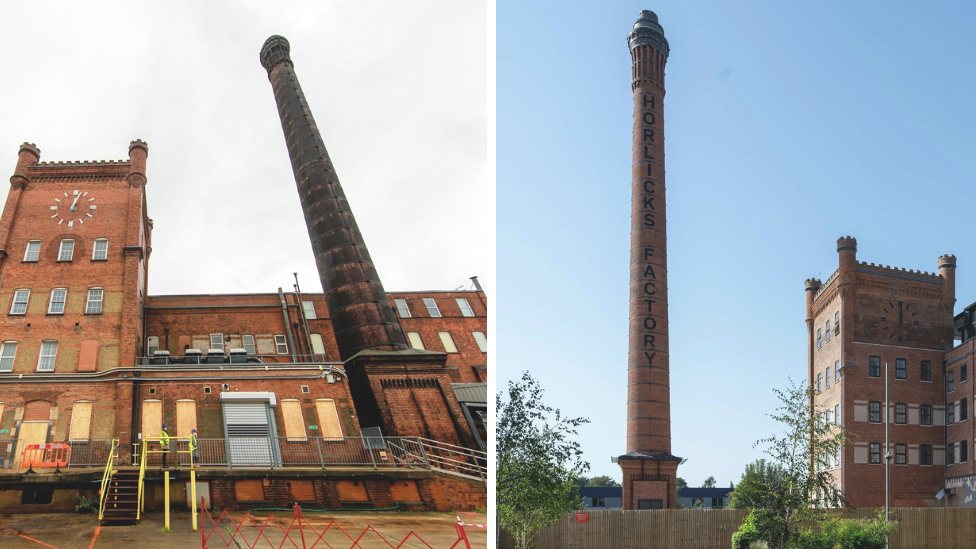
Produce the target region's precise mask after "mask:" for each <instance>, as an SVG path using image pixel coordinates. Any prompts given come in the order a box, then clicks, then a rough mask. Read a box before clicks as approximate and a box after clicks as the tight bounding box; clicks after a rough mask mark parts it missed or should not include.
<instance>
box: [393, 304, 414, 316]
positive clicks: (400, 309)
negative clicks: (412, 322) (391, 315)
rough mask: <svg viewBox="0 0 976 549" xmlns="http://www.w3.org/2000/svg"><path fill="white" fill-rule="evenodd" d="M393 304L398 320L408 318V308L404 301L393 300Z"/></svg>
mask: <svg viewBox="0 0 976 549" xmlns="http://www.w3.org/2000/svg"><path fill="white" fill-rule="evenodd" d="M393 303H394V304H395V305H396V310H397V314H398V315H400V318H410V317H411V316H412V315H411V314H410V306H409V305H407V300H406V299H394V300H393Z"/></svg>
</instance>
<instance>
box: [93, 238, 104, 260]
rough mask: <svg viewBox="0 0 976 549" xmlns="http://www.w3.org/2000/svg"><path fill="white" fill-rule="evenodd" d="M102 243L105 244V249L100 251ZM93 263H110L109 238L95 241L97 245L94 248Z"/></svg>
mask: <svg viewBox="0 0 976 549" xmlns="http://www.w3.org/2000/svg"><path fill="white" fill-rule="evenodd" d="M102 242H104V243H105V249H103V250H99V249H98V245H99V244H100V243H102ZM99 252H101V253H99ZM99 256H101V257H99ZM92 261H108V239H107V238H96V239H95V244H94V245H93V246H92Z"/></svg>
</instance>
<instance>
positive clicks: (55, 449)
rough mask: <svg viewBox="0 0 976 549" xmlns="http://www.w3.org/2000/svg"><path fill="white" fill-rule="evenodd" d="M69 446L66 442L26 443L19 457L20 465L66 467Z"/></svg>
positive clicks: (69, 452) (69, 450)
mask: <svg viewBox="0 0 976 549" xmlns="http://www.w3.org/2000/svg"><path fill="white" fill-rule="evenodd" d="M70 454H71V446H68V445H67V444H28V445H27V446H25V447H24V454H23V455H22V456H21V458H20V464H21V467H27V468H28V469H29V468H31V467H38V468H40V467H61V466H64V467H67V466H68V457H69V456H70Z"/></svg>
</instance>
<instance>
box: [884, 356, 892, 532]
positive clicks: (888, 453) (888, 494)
mask: <svg viewBox="0 0 976 549" xmlns="http://www.w3.org/2000/svg"><path fill="white" fill-rule="evenodd" d="M888 406H889V405H888V363H887V362H885V403H884V414H885V522H888V512H889V503H890V502H891V472H890V467H891V447H890V446H889V444H888V428H889V423H890V422H889V417H888V416H889V414H890V410H889V409H888ZM890 542H891V536H890V535H889V536H888V537H887V538H885V549H888V546H889V544H890Z"/></svg>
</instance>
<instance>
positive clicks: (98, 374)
mask: <svg viewBox="0 0 976 549" xmlns="http://www.w3.org/2000/svg"><path fill="white" fill-rule="evenodd" d="M262 64H264V65H265V67H266V68H267V69H268V72H269V79H271V80H272V84H273V85H274V86H276V88H275V90H276V99H278V100H279V101H282V102H283V104H285V103H287V105H286V107H284V108H283V109H282V110H280V111H279V112H280V113H281V115H282V123H283V128H284V129H285V133H286V141H288V142H289V144H291V141H289V140H291V139H293V138H294V134H295V133H298V134H300V135H302V136H304V138H305V141H304V143H306V144H305V145H299V146H296V147H291V146H290V147H289V153H290V154H292V155H293V164H294V165H295V167H296V182H297V183H298V186H299V197H300V199H301V200H302V204H303V208H305V209H306V221H307V222H308V224H309V235H310V238H311V240H312V243H313V250H314V252H315V253H316V260H317V263H318V267H319V272H320V275H321V282H322V287H323V288H324V289H325V293H300V292H299V290H298V285H297V281H295V284H294V285H293V290H291V291H288V292H284V291H282V289H281V288H278V289H277V291H270V292H268V293H266V294H237V295H233V294H231V295H168V296H167V295H163V296H150V295H148V287H149V286H148V279H149V260H150V257H151V255H152V231H153V222H152V220H151V219H150V217H149V212H148V207H147V206H148V205H147V199H146V193H145V188H146V184H147V182H148V178H147V168H146V163H147V157H148V152H149V149H148V146H147V144H146V143H144V142H142V141H139V140H136V141H133V142H132V143H131V144H130V146H129V158H128V160H124V161H123V160H120V161H110V162H105V161H102V162H56V163H54V162H41V161H40V150H39V149H38V148H37V147H36V146H34V145H33V144H27V143H25V144H24V145H23V146H21V148H20V151H19V156H18V161H17V165H16V168H15V170H14V175H13V176H12V177H11V179H10V182H11V186H10V191H9V192H8V195H7V199H6V202H5V205H4V209H3V214H2V216H0V512H2V511H14V510H19V511H36V510H49V509H52V507H51V506H52V505H53V506H54V507H53V508H58V509H65V508H66V509H73V506H74V503H75V501H74V495H75V494H77V493H79V491H82V492H87V493H90V492H91V491H92V488H91V487H92V486H94V485H95V484H93V482H92V481H93V480H97V479H100V478H101V472H100V470H101V469H104V468H105V463H106V460H107V459H108V455H109V450H110V448H111V446H112V442H111V440H112V439H118V442H119V445H120V454H121V455H120V458H119V466H120V467H122V468H124V467H125V466H126V465H127V464H129V463H132V464H136V463H138V461H137V460H138V459H139V458H140V457H141V453H140V452H142V449H143V448H144V447H145V446H146V444H144V443H143V442H144V441H145V440H146V439H147V438H148V439H152V438H154V437H158V436H159V434H160V431H161V428H162V425H163V424H166V425H167V426H168V427H167V432H168V433H169V435H171V436H178V437H188V436H189V435H190V432H191V430H193V429H196V430H197V432H198V437H199V439H200V447H199V454H200V455H199V457H198V458H196V460H197V463H199V464H201V465H202V466H203V469H201V470H200V472H199V477H200V478H201V479H203V481H204V482H205V486H204V488H205V490H204V494H205V495H206V494H209V496H210V497H212V498H213V500H214V502H215V503H217V504H218V505H219V506H220V507H222V508H235V507H247V506H251V507H268V506H276V507H280V506H283V505H289V504H290V503H292V502H305V504H306V505H308V506H310V507H325V508H342V507H372V508H385V507H392V506H398V507H402V506H408V507H409V506H413V507H409V508H417V509H438V510H446V509H451V508H472V507H486V505H487V501H486V497H487V494H486V488H485V483H484V467H485V466H486V463H485V459H484V456H485V454H484V451H485V447H486V440H487V429H486V427H485V420H486V412H487V384H486V381H487V375H488V372H487V300H486V297H485V294H484V292H483V291H481V289H480V286H478V284H477V279H476V278H475V279H474V285H475V287H476V288H477V289H476V290H474V291H444V292H441V291H424V292H407V293H390V294H387V293H386V292H385V291H384V290H383V287H382V284H381V283H380V282H379V277H378V275H377V273H376V272H375V268H374V267H373V266H372V262H371V260H370V259H369V255H368V251H367V250H366V247H365V244H364V242H363V241H362V236H361V235H360V234H359V233H358V228H357V227H356V225H355V219H354V218H353V217H352V213H351V211H350V210H349V206H348V204H347V203H346V202H345V197H344V195H343V194H342V190H341V186H340V185H339V183H338V180H337V179H336V178H335V175H334V171H333V170H332V169H331V163H330V161H329V160H328V156H327V153H326V152H325V148H324V146H323V145H321V143H320V141H321V138H320V137H319V136H318V132H317V129H316V128H315V127H314V121H312V119H311V113H310V112H308V108H307V105H304V104H303V98H301V99H302V105H301V106H300V108H299V107H298V106H296V105H297V104H298V103H299V102H297V101H292V100H291V96H289V95H288V94H295V93H297V94H298V95H299V96H300V95H301V90H300V88H298V87H297V80H294V74H293V69H292V68H291V61H290V59H289V58H288V44H287V41H285V40H284V39H283V38H281V37H272V38H271V39H269V40H268V42H267V43H266V44H265V48H264V49H263V50H262ZM289 79H291V80H289ZM286 81H287V85H285V84H282V82H286ZM285 88H287V89H285ZM281 90H285V91H284V92H282V91H281ZM296 90H297V92H296ZM291 108H294V109H296V113H298V114H297V115H296V114H295V113H292V111H290V110H289V109H291ZM299 111H300V112H299ZM296 120H297V122H296ZM313 134H314V137H315V138H316V139H317V140H318V143H317V144H316V143H315V142H314V141H315V140H313V139H310V138H309V136H310V135H313ZM308 143H312V145H308ZM302 146H304V147H308V148H306V149H302V148H301V147H302ZM310 166H311V167H310ZM316 166H318V167H319V169H318V171H316ZM283 282H288V281H283ZM52 443H53V444H64V445H65V446H66V447H67V448H68V449H69V450H70V455H69V458H68V459H67V460H66V462H65V463H64V465H65V466H64V468H63V470H60V469H61V468H60V467H59V470H58V471H57V473H58V474H51V472H50V471H49V470H43V469H39V470H38V471H34V470H33V469H34V468H33V467H32V466H29V465H28V464H26V463H25V460H26V461H28V462H29V461H32V460H33V458H32V457H31V456H32V455H33V454H25V453H24V452H25V451H29V450H30V448H31V447H32V445H45V444H52ZM154 444H156V443H155V442H153V443H150V444H149V447H150V449H152V448H153V447H154V446H153V445H154ZM181 448H182V449H184V450H186V443H185V442H181V443H180V444H176V445H174V448H173V450H179V449H181ZM45 455H46V454H45ZM166 457H167V458H170V461H169V465H174V461H178V462H179V464H180V465H187V466H188V465H189V463H188V460H189V459H190V457H189V455H188V454H186V453H184V454H175V453H171V454H169V455H167V456H166ZM162 458H163V455H160V454H156V455H152V456H150V465H151V466H152V468H153V471H151V472H150V476H149V479H150V486H149V487H148V489H149V492H150V496H149V500H150V502H149V505H148V506H149V507H151V506H152V500H153V497H154V496H153V494H154V493H156V492H161V491H162V490H161V483H160V481H159V477H160V476H161V475H159V474H158V470H159V469H160V468H161V466H162V465H163V463H162ZM41 461H42V462H43V461H44V460H41ZM241 467H244V468H246V469H244V470H241V469H240V468H241ZM25 469H30V473H29V474H28V476H27V477H25V476H24V475H23V473H24V470H25ZM31 475H33V476H31ZM185 476H186V474H185V470H183V471H176V472H175V476H174V478H176V479H177V482H176V484H175V485H174V489H176V490H177V492H176V493H177V497H183V496H180V495H179V494H180V493H181V492H180V490H182V489H183V486H184V484H183V483H184V480H185V478H184V477H185ZM153 482H155V484H152V483H153Z"/></svg>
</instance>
